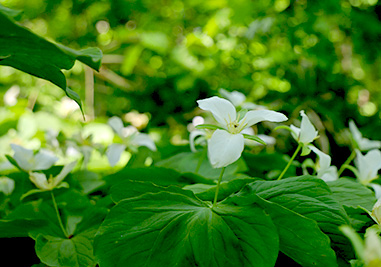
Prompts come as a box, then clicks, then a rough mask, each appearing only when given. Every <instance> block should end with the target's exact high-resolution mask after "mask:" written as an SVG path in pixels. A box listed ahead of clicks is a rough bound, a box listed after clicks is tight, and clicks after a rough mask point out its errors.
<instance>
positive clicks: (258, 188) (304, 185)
mask: <svg viewBox="0 0 381 267" xmlns="http://www.w3.org/2000/svg"><path fill="white" fill-rule="evenodd" d="M253 193H254V194H257V195H258V196H260V197H262V198H264V199H266V200H268V201H271V202H274V203H277V204H279V205H281V206H283V207H285V208H287V209H289V210H292V211H294V212H296V213H299V214H301V215H303V216H305V217H307V218H309V219H312V220H315V221H316V222H317V223H318V225H319V227H320V228H321V229H322V231H323V232H324V233H326V234H329V235H330V237H331V238H333V240H334V241H337V242H339V243H340V242H345V241H344V240H343V238H344V237H343V236H342V233H341V232H340V231H339V230H338V227H339V226H340V225H343V224H348V223H349V221H348V220H349V219H348V216H347V214H346V213H345V210H344V208H343V207H342V206H341V205H340V204H339V203H338V202H337V201H336V199H335V198H334V197H333V195H332V193H331V191H330V189H329V187H328V186H327V184H326V183H325V182H324V181H323V180H321V179H319V178H317V177H314V176H308V175H306V176H299V177H292V178H286V179H283V180H279V181H255V182H253V183H251V184H249V185H248V186H247V187H245V188H244V189H243V190H242V191H241V193H240V194H243V195H244V194H253Z"/></svg>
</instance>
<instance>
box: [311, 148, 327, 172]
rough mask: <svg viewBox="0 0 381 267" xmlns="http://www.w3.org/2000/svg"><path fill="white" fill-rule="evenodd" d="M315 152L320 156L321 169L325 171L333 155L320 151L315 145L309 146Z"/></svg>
mask: <svg viewBox="0 0 381 267" xmlns="http://www.w3.org/2000/svg"><path fill="white" fill-rule="evenodd" d="M308 147H309V148H310V149H311V150H312V151H313V152H315V154H316V155H317V156H318V157H319V165H320V170H321V171H323V172H324V171H325V170H328V168H329V166H330V165H331V157H330V156H329V155H327V154H325V153H324V152H323V151H320V150H319V149H317V148H316V147H314V146H308Z"/></svg>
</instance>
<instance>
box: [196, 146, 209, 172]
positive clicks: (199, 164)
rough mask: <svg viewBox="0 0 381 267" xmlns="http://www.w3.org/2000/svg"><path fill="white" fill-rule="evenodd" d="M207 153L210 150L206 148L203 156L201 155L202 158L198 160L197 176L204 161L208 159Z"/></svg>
mask: <svg viewBox="0 0 381 267" xmlns="http://www.w3.org/2000/svg"><path fill="white" fill-rule="evenodd" d="M207 151H208V149H207V148H204V150H203V151H202V155H201V157H200V158H199V159H198V163H197V167H196V170H195V171H194V172H195V173H196V174H197V173H198V171H199V170H200V168H201V165H202V162H203V161H204V159H205V158H206V154H207Z"/></svg>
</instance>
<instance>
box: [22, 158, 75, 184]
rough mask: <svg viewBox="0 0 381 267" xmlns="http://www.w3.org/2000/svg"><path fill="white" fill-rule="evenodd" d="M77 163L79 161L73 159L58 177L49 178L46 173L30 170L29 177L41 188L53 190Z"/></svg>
mask: <svg viewBox="0 0 381 267" xmlns="http://www.w3.org/2000/svg"><path fill="white" fill-rule="evenodd" d="M76 164H77V161H73V162H71V163H69V164H67V165H65V166H64V167H63V168H62V170H61V172H60V173H59V174H58V175H57V176H56V177H50V178H49V179H47V178H46V175H45V174H44V173H40V172H30V173H29V179H30V180H31V182H32V183H34V184H35V186H36V187H37V188H38V189H40V190H43V191H47V190H53V189H54V188H57V187H59V185H60V184H61V183H62V181H63V179H65V177H66V176H67V175H68V174H69V173H70V172H71V171H72V170H73V168H74V167H75V165H76Z"/></svg>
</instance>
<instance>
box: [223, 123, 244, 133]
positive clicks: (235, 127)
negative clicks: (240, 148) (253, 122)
mask: <svg viewBox="0 0 381 267" xmlns="http://www.w3.org/2000/svg"><path fill="white" fill-rule="evenodd" d="M245 126H246V124H245V123H244V121H242V122H238V121H237V120H235V121H230V122H229V123H227V128H228V131H229V133H232V134H238V133H240V132H241V131H242V130H243V129H244V128H245Z"/></svg>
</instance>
